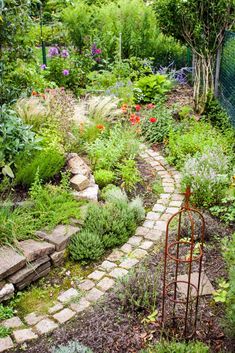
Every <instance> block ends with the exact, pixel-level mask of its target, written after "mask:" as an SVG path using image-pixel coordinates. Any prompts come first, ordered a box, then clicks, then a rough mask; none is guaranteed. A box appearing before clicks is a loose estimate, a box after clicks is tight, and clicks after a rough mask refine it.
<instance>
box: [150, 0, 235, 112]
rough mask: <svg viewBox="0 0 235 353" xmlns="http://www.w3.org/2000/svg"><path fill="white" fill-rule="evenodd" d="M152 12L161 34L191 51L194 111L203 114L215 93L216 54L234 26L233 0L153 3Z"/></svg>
mask: <svg viewBox="0 0 235 353" xmlns="http://www.w3.org/2000/svg"><path fill="white" fill-rule="evenodd" d="M155 9H156V15H157V18H158V21H159V24H160V26H161V28H162V30H163V32H164V33H165V34H168V35H172V36H173V37H175V38H176V39H178V40H180V41H181V42H183V43H184V44H187V45H188V46H189V47H190V48H191V50H192V53H193V58H194V60H193V62H194V103H195V110H196V111H197V112H198V113H202V112H203V110H204V107H205V104H206V102H207V99H208V97H209V93H210V92H212V93H213V92H214V84H215V62H216V54H217V51H218V50H219V48H220V47H221V44H222V42H223V39H224V35H225V31H226V30H228V29H230V28H231V27H232V26H233V24H234V22H235V0H155Z"/></svg>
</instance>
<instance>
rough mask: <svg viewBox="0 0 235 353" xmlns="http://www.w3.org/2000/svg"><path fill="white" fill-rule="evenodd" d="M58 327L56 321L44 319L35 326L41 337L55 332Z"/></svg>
mask: <svg viewBox="0 0 235 353" xmlns="http://www.w3.org/2000/svg"><path fill="white" fill-rule="evenodd" d="M57 327H58V325H57V324H56V323H55V322H54V321H52V320H50V319H44V320H42V321H40V322H39V323H38V324H37V325H36V326H35V329H36V330H37V332H38V333H39V334H40V335H42V334H44V333H49V332H51V331H53V330H55V329H56V328H57Z"/></svg>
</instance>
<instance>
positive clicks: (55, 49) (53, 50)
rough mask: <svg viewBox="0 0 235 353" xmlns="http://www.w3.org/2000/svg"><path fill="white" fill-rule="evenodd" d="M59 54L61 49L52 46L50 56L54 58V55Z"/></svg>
mask: <svg viewBox="0 0 235 353" xmlns="http://www.w3.org/2000/svg"><path fill="white" fill-rule="evenodd" d="M57 55H59V50H58V49H57V48H56V47H51V48H50V49H49V53H48V56H49V58H52V57H53V56H57Z"/></svg>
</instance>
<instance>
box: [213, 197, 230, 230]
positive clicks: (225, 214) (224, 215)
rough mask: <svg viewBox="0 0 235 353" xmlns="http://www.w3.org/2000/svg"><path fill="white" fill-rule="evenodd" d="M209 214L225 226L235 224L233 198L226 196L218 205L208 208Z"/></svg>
mask: <svg viewBox="0 0 235 353" xmlns="http://www.w3.org/2000/svg"><path fill="white" fill-rule="evenodd" d="M210 212H211V213H212V214H213V215H214V216H216V217H219V219H221V221H223V222H225V223H226V224H231V225H232V224H233V223H234V222H235V196H226V197H225V198H223V199H221V200H220V202H219V204H218V205H215V206H213V207H211V208H210Z"/></svg>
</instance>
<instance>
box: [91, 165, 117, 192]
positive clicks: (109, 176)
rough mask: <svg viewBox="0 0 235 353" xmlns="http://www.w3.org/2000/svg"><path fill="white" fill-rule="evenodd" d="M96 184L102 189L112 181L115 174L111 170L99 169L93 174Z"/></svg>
mask: <svg viewBox="0 0 235 353" xmlns="http://www.w3.org/2000/svg"><path fill="white" fill-rule="evenodd" d="M94 177H95V181H96V183H97V184H98V185H99V186H100V187H101V188H102V187H104V186H106V185H108V184H111V183H112V182H113V181H114V178H115V174H114V172H112V171H111V170H105V169H99V170H96V171H95V173H94Z"/></svg>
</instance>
